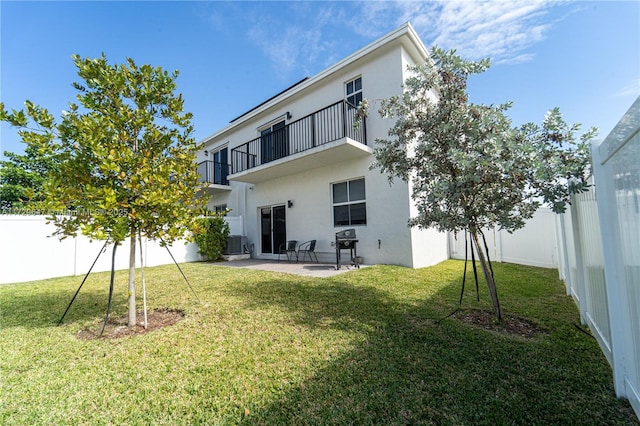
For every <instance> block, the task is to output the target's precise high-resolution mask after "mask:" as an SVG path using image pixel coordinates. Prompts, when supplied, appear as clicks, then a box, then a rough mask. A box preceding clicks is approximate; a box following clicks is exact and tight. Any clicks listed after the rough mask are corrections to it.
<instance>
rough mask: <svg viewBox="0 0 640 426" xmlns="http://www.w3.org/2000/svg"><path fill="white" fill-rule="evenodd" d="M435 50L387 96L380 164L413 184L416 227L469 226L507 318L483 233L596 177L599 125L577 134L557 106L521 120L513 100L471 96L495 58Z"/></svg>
mask: <svg viewBox="0 0 640 426" xmlns="http://www.w3.org/2000/svg"><path fill="white" fill-rule="evenodd" d="M431 59H432V62H427V63H426V64H421V65H417V66H412V67H410V72H411V74H412V76H411V77H409V78H408V79H407V80H406V81H405V85H404V91H403V94H402V95H401V96H394V97H391V98H389V99H385V100H382V102H381V107H380V110H379V113H380V115H381V116H382V117H384V118H390V119H396V121H395V124H394V125H393V126H392V127H391V129H390V130H389V136H390V138H389V139H377V140H376V148H375V158H376V161H375V163H374V165H373V167H378V168H380V170H381V172H383V173H387V174H388V175H389V180H390V181H392V180H393V179H394V178H395V177H399V178H401V179H403V180H405V181H407V182H409V183H410V187H411V195H412V199H413V201H414V203H415V204H416V207H417V211H418V214H417V216H415V217H412V218H410V219H409V223H410V225H411V226H418V227H421V228H428V227H434V228H437V229H438V230H440V231H451V232H460V231H469V232H470V234H471V236H472V240H473V241H474V243H475V245H476V249H477V251H478V253H479V255H480V261H481V264H482V266H483V271H484V272H485V278H487V281H488V284H489V287H490V289H489V291H490V293H492V300H493V301H494V309H495V310H496V314H497V315H498V317H501V311H500V307H499V303H498V300H497V292H495V288H493V289H492V288H491V286H492V285H494V284H493V278H492V276H490V274H489V273H490V271H489V268H488V265H486V255H487V254H488V253H486V250H484V248H483V247H481V246H482V244H480V243H479V239H478V236H479V235H481V232H482V229H485V228H491V227H494V226H497V227H500V228H503V229H506V230H508V231H510V232H512V231H514V230H516V229H518V228H521V227H523V226H524V224H525V221H526V220H527V219H529V218H531V217H532V216H533V214H534V213H535V211H536V210H537V209H538V208H539V207H540V206H541V205H542V204H547V205H550V206H551V208H552V209H553V210H554V211H555V212H562V211H564V208H565V205H566V203H567V202H568V201H569V199H570V196H571V194H573V193H576V192H580V191H583V190H585V189H586V188H587V187H588V186H589V184H588V169H589V161H590V155H589V141H590V140H591V139H592V138H593V137H594V136H595V134H596V129H591V130H589V131H588V132H586V133H585V134H583V135H582V136H581V137H580V139H579V140H577V139H576V137H575V135H574V134H575V133H576V132H577V131H578V130H579V128H580V126H579V125H573V126H569V125H567V124H566V123H565V122H564V120H563V119H562V115H561V114H560V111H559V109H557V108H555V109H552V110H550V111H549V112H548V113H547V115H546V117H545V118H544V121H543V122H542V125H537V124H534V123H527V124H525V125H522V126H520V127H516V126H513V125H512V122H511V120H510V119H509V117H508V116H507V111H508V109H509V108H510V107H511V103H505V104H501V105H481V104H475V103H472V102H470V101H469V95H468V92H467V80H468V78H469V76H471V75H473V74H477V73H481V72H484V71H485V70H487V69H488V68H489V60H488V59H485V60H482V61H478V62H472V61H467V60H464V59H462V58H461V57H459V56H457V55H456V54H455V51H444V50H442V49H439V48H433V49H432V50H431ZM367 107H368V105H367V104H366V103H365V104H364V105H363V106H362V107H361V109H363V110H364V109H366V108H367ZM364 113H366V112H364ZM485 266H487V267H485ZM489 281H491V283H489ZM493 293H495V294H493Z"/></svg>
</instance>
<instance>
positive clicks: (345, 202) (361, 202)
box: [331, 176, 367, 228]
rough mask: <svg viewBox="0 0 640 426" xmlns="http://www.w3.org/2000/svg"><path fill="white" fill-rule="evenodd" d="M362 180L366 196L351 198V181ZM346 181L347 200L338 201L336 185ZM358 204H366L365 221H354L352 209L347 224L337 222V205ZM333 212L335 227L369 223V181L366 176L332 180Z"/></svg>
mask: <svg viewBox="0 0 640 426" xmlns="http://www.w3.org/2000/svg"><path fill="white" fill-rule="evenodd" d="M360 180H361V181H362V182H363V184H364V198H362V199H357V200H351V199H350V195H351V191H350V185H351V182H355V181H360ZM343 183H346V184H347V201H340V202H336V201H335V200H334V186H335V185H340V184H343ZM356 204H364V223H352V218H351V210H349V223H347V224H338V223H336V209H335V208H336V207H342V206H349V208H350V206H352V205H356ZM331 214H332V217H333V227H334V228H339V227H344V226H366V225H367V183H366V180H365V178H364V176H360V177H356V178H352V179H347V180H342V181H339V182H332V183H331Z"/></svg>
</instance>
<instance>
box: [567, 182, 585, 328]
mask: <svg viewBox="0 0 640 426" xmlns="http://www.w3.org/2000/svg"><path fill="white" fill-rule="evenodd" d="M577 203H578V200H577V199H576V196H575V195H572V196H571V204H570V206H569V214H570V215H571V227H572V230H573V241H572V243H573V245H574V253H575V256H576V284H577V287H578V306H579V308H580V322H581V323H582V324H587V317H586V314H587V311H588V307H587V295H586V293H587V292H586V289H585V284H586V281H585V278H584V259H583V254H582V238H581V234H580V217H579V216H578V207H577Z"/></svg>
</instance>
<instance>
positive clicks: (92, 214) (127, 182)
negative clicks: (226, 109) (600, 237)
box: [0, 54, 205, 326]
mask: <svg viewBox="0 0 640 426" xmlns="http://www.w3.org/2000/svg"><path fill="white" fill-rule="evenodd" d="M73 61H74V63H75V65H76V67H77V68H78V75H79V76H80V78H81V79H82V80H83V82H82V83H73V87H74V88H75V89H76V90H77V91H78V95H77V101H78V102H77V103H70V104H69V111H63V112H62V117H61V119H60V121H59V122H56V121H55V120H54V117H53V116H52V115H51V114H50V113H49V112H48V111H47V110H46V109H44V108H41V107H39V106H37V105H35V104H34V103H32V102H30V101H26V102H25V106H26V110H20V111H16V110H12V111H11V112H8V111H7V110H5V107H4V105H3V104H0V119H1V120H3V121H6V122H9V123H10V124H12V125H13V126H16V127H19V128H20V129H21V130H20V136H21V137H22V140H23V141H24V142H26V143H27V145H28V146H29V147H30V148H29V149H34V150H36V151H37V152H38V153H39V154H42V155H45V156H47V157H52V158H53V159H54V160H55V162H56V167H55V169H53V170H51V172H50V174H49V177H48V179H47V180H46V181H45V183H44V187H43V192H44V194H45V199H44V201H43V202H42V203H41V208H42V209H45V210H46V211H48V212H49V214H50V215H51V216H52V220H53V221H54V223H55V225H56V226H57V229H56V232H55V234H54V235H58V236H60V237H61V238H64V237H66V236H75V235H76V234H77V233H78V232H81V233H82V234H83V235H86V236H88V237H90V238H91V239H99V240H109V241H112V242H113V243H114V244H115V245H116V246H117V245H119V244H121V243H122V242H123V241H124V240H125V239H126V238H129V239H130V257H129V299H128V306H129V315H128V323H129V326H133V325H135V323H136V292H135V250H136V238H137V237H139V236H145V237H147V238H149V239H152V240H159V241H161V242H162V244H171V243H172V242H174V241H175V240H176V239H179V238H183V237H185V236H186V235H188V232H189V228H190V226H191V224H192V221H193V219H194V217H195V214H196V213H197V211H198V210H199V208H200V207H201V206H202V205H203V203H204V201H205V200H204V199H200V198H198V197H197V196H196V193H197V190H198V189H199V185H200V184H199V183H198V175H197V173H196V167H195V153H196V150H197V146H196V143H195V141H194V139H193V138H192V136H191V134H192V130H193V129H192V126H191V124H190V120H191V114H190V113H184V112H183V100H182V95H180V94H178V95H176V94H175V93H174V92H175V90H176V82H175V80H176V78H177V76H178V72H177V71H174V72H173V73H171V74H169V73H168V72H166V71H163V70H162V69H161V68H160V67H156V68H154V67H151V66H149V65H142V66H140V67H139V66H137V65H136V64H135V62H134V61H133V60H132V59H127V60H126V62H125V63H124V64H119V65H110V64H109V63H108V62H107V58H106V56H105V55H104V54H103V55H102V56H101V57H100V58H96V59H89V58H87V59H82V58H80V56H78V55H74V56H73ZM66 209H70V210H72V212H71V213H72V214H70V215H65V214H64V213H60V212H63V211H65V210H66Z"/></svg>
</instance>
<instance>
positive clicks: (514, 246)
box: [449, 208, 558, 268]
mask: <svg viewBox="0 0 640 426" xmlns="http://www.w3.org/2000/svg"><path fill="white" fill-rule="evenodd" d="M555 216H556V215H555V214H554V213H553V212H552V211H551V210H550V209H547V208H542V209H539V210H538V211H537V212H536V214H535V215H534V216H533V218H531V219H530V220H528V221H527V223H526V225H525V227H524V228H521V229H518V230H517V231H515V232H513V233H511V234H510V233H508V232H507V231H505V230H499V229H498V228H494V229H486V230H483V233H484V236H485V238H486V240H487V246H488V247H489V257H490V258H491V261H492V262H494V261H495V262H509V263H518V264H520V265H531V266H539V267H542V268H556V267H558V255H557V245H556V243H557V238H556V224H555ZM464 245H465V241H464V234H458V236H457V238H454V236H453V234H451V235H450V237H449V248H450V250H449V251H450V255H451V257H452V258H454V259H464ZM469 258H471V252H469Z"/></svg>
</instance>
